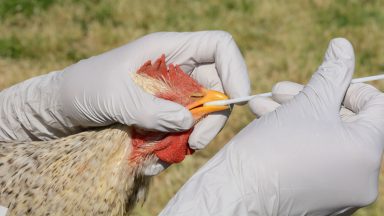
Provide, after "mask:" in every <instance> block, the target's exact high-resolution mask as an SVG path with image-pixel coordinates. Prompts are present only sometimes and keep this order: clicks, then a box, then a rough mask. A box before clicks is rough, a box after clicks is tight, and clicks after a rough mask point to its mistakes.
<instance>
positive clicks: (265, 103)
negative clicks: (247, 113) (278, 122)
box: [248, 97, 280, 118]
mask: <svg viewBox="0 0 384 216" xmlns="http://www.w3.org/2000/svg"><path fill="white" fill-rule="evenodd" d="M248 104H249V107H250V108H251V111H252V112H253V113H254V114H255V115H256V116H257V117H258V118H259V117H261V116H263V115H265V114H267V113H270V112H272V111H274V110H275V109H277V108H278V107H279V106H280V104H279V103H277V102H275V101H274V100H272V99H271V98H269V97H255V98H253V99H252V100H251V101H249V103H248Z"/></svg>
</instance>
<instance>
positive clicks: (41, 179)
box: [0, 125, 156, 215]
mask: <svg viewBox="0 0 384 216" xmlns="http://www.w3.org/2000/svg"><path fill="white" fill-rule="evenodd" d="M131 152H132V145H131V128H130V127H128V126H124V125H115V126H113V127H109V128H105V129H101V130H96V131H88V132H83V133H79V134H76V135H73V136H69V137H66V138H62V139H57V140H53V141H44V142H20V143H18V142H10V143H9V142H0V204H1V205H3V206H6V207H8V208H9V210H8V211H9V215H123V214H126V213H128V212H129V211H130V210H131V209H132V208H133V207H134V205H135V204H136V203H137V201H138V200H139V199H140V198H143V197H144V196H145V193H146V189H147V187H148V185H149V180H150V177H148V176H145V175H144V174H143V169H144V168H145V167H146V165H148V164H153V163H154V162H155V161H156V159H155V158H154V157H153V155H152V156H151V155H149V156H148V157H145V158H142V160H141V163H140V164H137V166H132V164H131V163H129V158H130V154H131Z"/></svg>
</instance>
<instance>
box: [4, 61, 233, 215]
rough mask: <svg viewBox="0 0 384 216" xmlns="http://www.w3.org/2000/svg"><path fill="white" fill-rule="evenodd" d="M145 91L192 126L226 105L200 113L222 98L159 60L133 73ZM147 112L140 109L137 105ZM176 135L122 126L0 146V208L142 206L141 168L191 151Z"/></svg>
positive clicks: (124, 209) (41, 210) (113, 209)
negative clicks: (186, 115) (173, 106)
mask: <svg viewBox="0 0 384 216" xmlns="http://www.w3.org/2000/svg"><path fill="white" fill-rule="evenodd" d="M132 78H133V80H134V81H135V82H136V84H138V85H139V86H141V87H142V88H143V89H144V90H145V91H147V92H148V93H150V94H153V95H155V96H157V97H160V98H163V99H166V100H171V101H173V102H176V103H179V104H181V105H183V106H185V107H187V108H188V109H189V110H190V111H191V113H192V115H193V117H194V119H195V122H197V121H199V120H200V119H201V118H203V117H204V116H205V115H207V114H208V113H211V112H215V111H220V110H224V109H227V108H228V107H227V106H217V107H204V106H203V104H204V103H205V102H208V101H212V100H220V99H226V98H227V97H226V96H225V95H224V94H222V93H220V92H216V91H212V90H206V89H204V88H203V87H202V86H201V85H199V84H198V83H197V82H196V81H195V80H193V79H192V78H191V77H189V76H188V75H186V74H185V73H184V72H183V71H182V70H181V68H180V67H179V66H174V65H172V64H170V65H169V67H167V66H166V64H165V57H164V55H163V56H162V57H161V58H159V59H158V60H157V61H156V62H155V63H154V64H152V63H151V62H150V61H148V62H147V63H145V64H144V65H143V66H142V67H141V68H140V69H139V70H138V71H137V72H136V73H134V74H133V75H132ZM143 109H145V107H143ZM192 130H193V129H191V130H188V131H186V132H180V133H161V132H154V131H146V130H143V129H140V128H133V127H129V126H126V125H121V124H116V125H112V126H109V127H105V128H101V129H95V130H90V131H85V132H82V133H78V134H75V135H71V136H68V137H65V138H61V139H56V140H51V141H37V142H17V141H14V142H0V205H2V206H5V207H8V208H9V209H8V215H124V214H127V213H129V212H130V211H131V210H132V209H133V207H134V206H135V204H136V203H137V202H138V201H140V200H143V199H144V198H145V195H146V191H147V189H148V187H149V183H150V177H149V176H145V175H144V170H145V168H146V167H148V166H150V165H152V164H154V163H156V162H157V160H158V159H157V158H159V159H161V160H163V161H165V162H167V163H178V162H180V161H182V160H183V159H184V157H185V155H188V154H191V153H193V151H192V150H191V149H189V147H188V137H189V135H190V134H191V132H192Z"/></svg>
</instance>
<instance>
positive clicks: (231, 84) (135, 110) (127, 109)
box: [0, 31, 250, 149]
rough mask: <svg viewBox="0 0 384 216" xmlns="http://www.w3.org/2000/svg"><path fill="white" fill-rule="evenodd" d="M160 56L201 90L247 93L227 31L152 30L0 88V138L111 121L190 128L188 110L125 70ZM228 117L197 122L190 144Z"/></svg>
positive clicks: (59, 132) (42, 135)
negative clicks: (149, 91) (140, 83)
mask: <svg viewBox="0 0 384 216" xmlns="http://www.w3.org/2000/svg"><path fill="white" fill-rule="evenodd" d="M161 54H165V56H166V61H167V63H174V64H179V65H180V66H181V68H182V69H183V70H184V71H185V72H187V73H188V74H192V75H193V76H194V77H196V78H197V79H198V81H199V82H201V83H203V84H204V85H205V86H206V87H208V88H210V87H214V88H216V89H220V90H225V92H226V93H227V94H228V95H229V96H230V97H240V96H246V95H248V94H249V92H250V91H249V89H250V87H249V79H248V74H247V70H246V65H245V63H244V60H243V58H242V55H241V53H240V51H239V49H238V47H237V45H236V43H235V42H234V40H233V39H232V37H231V35H230V34H228V33H226V32H222V31H205V32H191V33H172V32H168V33H167V32H162V33H154V34H150V35H147V36H144V37H142V38H139V39H138V40H135V41H133V42H131V43H129V44H127V45H124V46H122V47H119V48H116V49H113V50H111V51H109V52H106V53H103V54H101V55H98V56H94V57H91V58H89V59H85V60H82V61H80V62H78V63H76V64H74V65H71V66H69V67H67V68H65V69H64V70H62V71H56V72H52V73H50V74H47V75H43V76H39V77H35V78H32V79H30V80H27V81H25V82H22V83H20V84H17V85H15V86H12V87H10V88H8V89H5V90H3V91H2V92H0V101H1V107H0V137H1V139H3V140H48V139H54V138H58V137H62V136H67V135H70V134H74V133H77V132H79V131H82V130H85V129H87V128H90V127H100V126H106V125H110V124H113V123H116V122H119V123H122V124H127V125H132V126H139V127H142V128H146V129H149V130H157V131H169V132H175V131H182V130H186V129H189V128H190V127H191V126H192V122H193V119H192V116H191V114H190V112H189V111H188V110H187V109H185V108H184V107H182V106H180V105H178V104H175V103H172V102H169V101H165V100H162V99H159V98H155V97H153V96H152V95H149V94H147V93H146V92H144V91H143V90H142V89H141V88H140V87H138V86H136V85H135V84H134V83H133V81H132V80H131V78H130V76H129V73H131V72H136V71H137V69H138V68H139V67H140V66H141V65H142V64H144V63H145V62H146V61H147V60H152V61H154V60H156V59H157V58H158V57H160V56H161ZM202 65H211V66H202ZM212 65H213V66H212ZM200 67H202V68H203V69H201V70H200V69H199V68H200ZM204 67H206V68H205V69H204ZM207 67H208V68H207ZM227 117H228V112H227V113H222V114H215V115H210V116H208V117H207V118H205V119H204V120H203V121H201V122H199V124H198V125H197V126H196V128H195V129H194V131H193V133H192V135H191V137H190V140H189V143H190V145H191V148H194V149H201V148H204V147H205V145H207V144H208V143H209V142H210V141H211V140H212V139H213V138H214V137H215V135H216V134H217V133H218V132H219V131H220V129H221V128H222V127H223V125H224V123H225V122H226V120H227Z"/></svg>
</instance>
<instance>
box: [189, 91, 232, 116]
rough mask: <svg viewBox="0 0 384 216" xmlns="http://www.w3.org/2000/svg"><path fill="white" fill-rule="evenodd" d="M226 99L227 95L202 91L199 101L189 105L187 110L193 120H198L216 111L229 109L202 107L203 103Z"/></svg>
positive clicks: (226, 107) (224, 107) (225, 107)
mask: <svg viewBox="0 0 384 216" xmlns="http://www.w3.org/2000/svg"><path fill="white" fill-rule="evenodd" d="M226 99H228V97H227V95H225V94H223V93H221V92H218V91H214V90H207V89H203V97H202V98H200V99H199V100H197V101H195V102H193V103H191V104H189V105H188V106H187V109H189V111H190V112H191V113H192V116H193V117H194V119H196V120H197V119H200V118H201V117H203V116H205V115H207V114H209V113H212V112H217V111H222V110H226V109H229V106H204V103H207V102H210V101H216V100H226Z"/></svg>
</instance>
